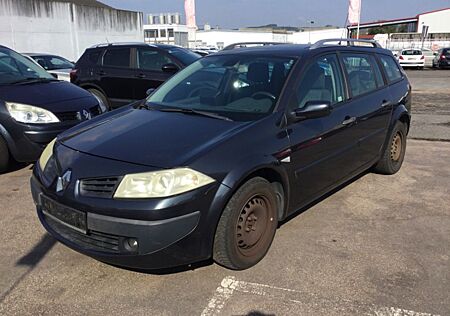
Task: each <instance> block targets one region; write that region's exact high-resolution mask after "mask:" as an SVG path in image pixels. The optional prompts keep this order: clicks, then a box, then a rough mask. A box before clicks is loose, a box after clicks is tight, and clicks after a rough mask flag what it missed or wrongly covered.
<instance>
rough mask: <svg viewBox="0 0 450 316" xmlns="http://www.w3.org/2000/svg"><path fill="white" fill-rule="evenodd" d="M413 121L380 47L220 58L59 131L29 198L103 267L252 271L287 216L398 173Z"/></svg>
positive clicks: (271, 50)
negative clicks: (363, 177) (367, 178)
mask: <svg viewBox="0 0 450 316" xmlns="http://www.w3.org/2000/svg"><path fill="white" fill-rule="evenodd" d="M410 111H411V86H410V84H409V82H408V79H407V77H406V75H405V73H404V72H403V71H402V70H401V67H400V66H399V65H398V63H397V61H396V60H395V58H394V56H393V55H392V53H391V52H389V51H387V50H385V49H382V48H380V47H379V45H378V44H377V43H375V42H368V41H356V40H326V41H320V42H318V43H316V44H314V45H311V46H306V45H273V46H263V47H256V48H237V49H232V50H228V51H223V52H219V53H217V54H214V55H210V56H207V57H205V58H203V59H200V60H198V61H196V62H195V63H193V64H192V65H190V66H188V67H187V68H186V69H184V70H182V71H180V72H179V73H177V74H176V75H175V76H173V77H172V78H171V79H170V80H168V81H167V82H166V83H165V84H163V85H162V86H161V87H160V88H158V89H157V90H156V91H155V92H154V93H153V94H151V95H150V96H149V97H148V98H147V99H146V100H144V101H142V102H141V103H139V104H137V105H134V106H126V107H123V108H120V109H118V110H116V111H113V112H111V113H107V114H105V115H103V116H101V117H98V118H95V119H93V120H92V121H90V122H85V123H81V124H80V125H79V126H78V127H75V128H73V129H71V130H69V131H67V132H65V133H63V134H61V135H59V136H58V138H57V139H56V140H55V141H54V142H52V143H51V144H50V145H49V146H48V147H47V149H46V150H45V151H44V153H43V155H42V157H41V159H40V161H39V163H38V164H36V167H35V169H34V173H33V176H32V179H31V187H32V192H33V198H34V201H35V203H36V205H37V212H38V215H39V219H40V220H41V222H42V224H43V225H44V227H45V228H46V229H47V230H48V231H49V232H50V233H51V234H52V235H53V236H55V237H56V238H57V239H58V240H59V241H61V242H62V243H64V244H65V245H67V246H68V247H71V248H73V249H75V250H77V251H79V252H81V253H84V254H86V255H89V256H92V257H94V258H97V259H99V260H101V261H103V262H108V263H111V264H114V265H118V266H123V267H130V268H141V269H155V268H166V267H173V266H181V265H188V264H191V263H195V262H200V261H208V260H210V259H214V260H215V261H216V262H217V263H218V264H220V265H222V266H224V267H227V268H230V269H236V270H240V269H246V268H249V267H251V266H253V265H255V264H256V263H257V262H258V261H260V260H261V259H262V258H263V257H264V256H265V254H266V253H267V251H268V250H269V248H270V245H271V243H272V240H273V238H274V235H275V231H276V229H277V227H278V224H279V223H280V222H281V221H283V220H285V219H286V218H287V217H289V216H291V215H292V214H294V213H295V212H297V211H298V210H300V209H302V208H304V207H305V206H307V205H309V204H310V203H312V202H314V201H315V200H317V199H319V198H320V197H322V196H323V195H325V194H326V193H329V192H330V191H331V190H333V189H335V188H336V187H338V186H339V185H342V184H344V183H345V182H346V181H348V180H350V179H352V178H354V177H356V176H357V175H359V174H361V173H362V172H364V171H366V170H369V169H370V170H373V171H375V172H378V173H382V174H394V173H396V172H397V171H398V170H399V169H400V167H401V165H402V162H403V159H404V155H405V148H406V138H407V133H408V130H409V125H410V117H411V116H410Z"/></svg>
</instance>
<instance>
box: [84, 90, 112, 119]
mask: <svg viewBox="0 0 450 316" xmlns="http://www.w3.org/2000/svg"><path fill="white" fill-rule="evenodd" d="M88 91H89V92H90V93H91V94H92V95H93V96H94V97H95V98H96V99H97V102H98V104H99V105H100V109H101V110H102V113H103V112H107V111H109V110H110V106H109V102H108V99H107V98H106V96H105V95H104V94H103V93H102V92H100V91H99V90H97V89H88Z"/></svg>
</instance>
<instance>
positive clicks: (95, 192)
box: [80, 177, 121, 198]
mask: <svg viewBox="0 0 450 316" xmlns="http://www.w3.org/2000/svg"><path fill="white" fill-rule="evenodd" d="M120 180H121V178H120V177H108V178H94V179H84V180H80V194H81V195H82V196H86V197H100V198H112V197H113V194H114V192H115V191H116V189H117V187H118V186H119V183H120Z"/></svg>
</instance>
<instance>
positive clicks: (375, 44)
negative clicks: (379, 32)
mask: <svg viewBox="0 0 450 316" xmlns="http://www.w3.org/2000/svg"><path fill="white" fill-rule="evenodd" d="M335 42H337V43H338V44H337V45H339V46H342V42H344V43H347V45H346V46H358V45H355V43H365V44H371V45H372V46H373V47H374V48H382V47H381V45H380V44H379V43H378V42H377V41H372V40H364V39H355V38H329V39H323V40H320V41H317V42H315V43H314V44H313V45H311V47H310V49H316V48H319V47H323V46H326V45H327V43H329V44H328V45H333V44H332V43H335ZM359 46H363V45H359Z"/></svg>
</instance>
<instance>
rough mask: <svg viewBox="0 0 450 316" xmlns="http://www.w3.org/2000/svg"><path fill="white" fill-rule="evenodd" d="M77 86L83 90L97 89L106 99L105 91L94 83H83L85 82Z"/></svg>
mask: <svg viewBox="0 0 450 316" xmlns="http://www.w3.org/2000/svg"><path fill="white" fill-rule="evenodd" d="M79 87H80V88H83V89H84V90H89V89H95V90H98V91H100V92H101V93H102V94H103V95H104V96H105V98H106V99H108V96H107V95H106V93H105V91H104V90H103V89H102V88H100V86H98V85H96V84H95V83H85V84H81V85H80V86H79Z"/></svg>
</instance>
